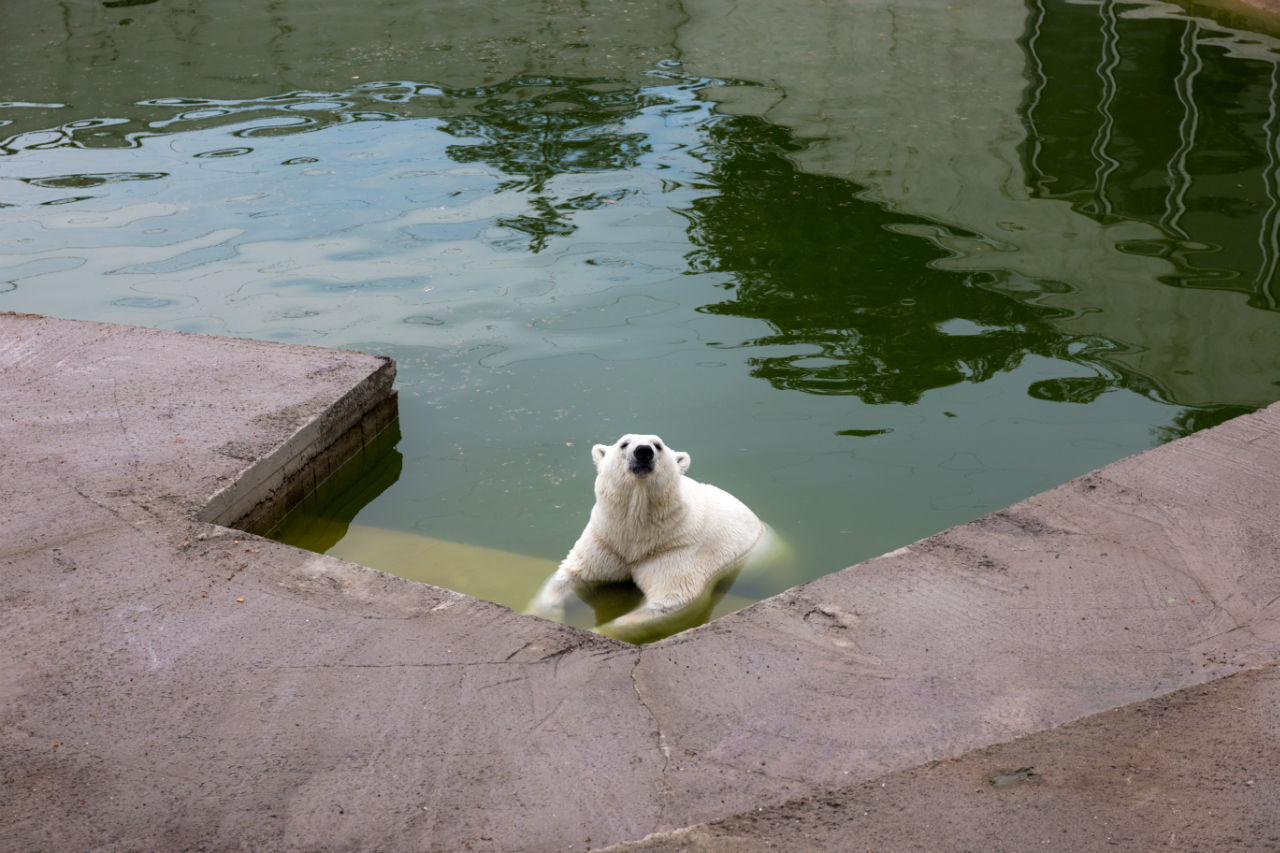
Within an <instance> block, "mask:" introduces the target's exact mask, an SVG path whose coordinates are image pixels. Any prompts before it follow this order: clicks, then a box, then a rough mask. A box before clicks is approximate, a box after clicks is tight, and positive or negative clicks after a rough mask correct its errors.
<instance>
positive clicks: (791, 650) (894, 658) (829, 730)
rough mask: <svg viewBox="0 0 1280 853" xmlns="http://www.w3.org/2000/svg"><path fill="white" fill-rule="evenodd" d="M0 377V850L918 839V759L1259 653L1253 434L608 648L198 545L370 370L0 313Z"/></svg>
mask: <svg viewBox="0 0 1280 853" xmlns="http://www.w3.org/2000/svg"><path fill="white" fill-rule="evenodd" d="M0 369H2V370H3V373H2V374H0V476H2V477H3V478H4V479H3V482H0V492H2V493H3V494H4V496H5V505H4V510H5V512H4V513H3V514H0V578H2V579H3V581H4V583H3V585H0V608H3V612H4V613H5V619H4V620H3V622H0V643H2V644H3V646H4V648H5V650H6V655H5V656H3V657H0V825H3V826H4V827H5V832H4V833H3V834H2V835H0V850H5V851H7V850H14V851H17V850H23V851H26V850H62V849H81V848H93V849H104V850H126V849H127V850H207V849H231V848H235V849H245V848H248V849H272V850H295V849H306V850H345V849H377V850H450V851H451V850H460V849H474V850H586V849H591V848H598V847H605V846H608V845H612V844H617V843H621V842H626V841H632V840H635V839H641V838H644V837H646V836H650V835H651V834H653V833H661V832H671V831H674V830H678V829H679V828H680V827H686V826H690V825H694V824H702V823H705V822H707V821H714V820H717V819H720V818H724V817H725V816H726V815H735V814H744V813H746V812H748V811H755V810H757V809H761V808H767V807H770V806H778V807H779V808H792V807H791V806H786V807H783V806H781V804H784V803H787V802H788V801H794V800H796V798H801V801H803V802H812V801H813V798H815V797H818V796H819V795H820V794H822V793H823V792H835V793H834V794H832V796H833V797H835V799H836V800H838V801H847V802H851V803H853V802H857V796H858V795H856V794H855V793H850V792H852V791H860V790H862V789H861V788H859V787H858V786H859V783H861V782H864V781H866V780H873V779H879V780H887V779H888V778H889V777H887V776H886V774H895V773H904V774H905V775H902V776H900V777H899V776H894V777H893V778H894V779H901V780H904V781H902V783H901V786H900V787H899V788H897V789H896V790H897V791H898V799H897V800H896V801H895V804H896V806H898V807H901V808H904V809H906V810H908V812H909V813H911V812H913V811H914V812H915V813H920V814H923V813H926V812H927V810H928V809H929V808H930V807H931V806H930V803H936V802H940V800H938V799H937V797H936V796H935V795H936V794H937V791H936V790H935V787H934V786H937V785H940V784H942V783H941V781H940V780H939V778H938V776H937V775H936V774H932V773H931V772H930V771H929V770H928V767H929V763H930V762H936V761H939V760H942V759H945V758H947V757H949V756H956V755H960V754H963V753H967V752H970V751H972V750H985V749H988V748H990V747H992V745H993V744H999V743H1003V742H1013V743H1019V742H1020V741H1017V740H1016V739H1018V738H1024V737H1025V736H1029V735H1036V733H1038V732H1046V735H1045V736H1046V737H1052V736H1054V732H1052V731H1049V730H1051V729H1054V727H1057V726H1060V725H1062V724H1064V723H1068V722H1070V721H1073V720H1080V719H1081V718H1085V717H1089V716H1090V715H1097V714H1098V713H1099V712H1103V711H1107V710H1108V709H1111V708H1114V707H1118V706H1124V705H1127V704H1129V703H1134V702H1150V701H1152V700H1153V699H1155V698H1156V697H1163V696H1166V694H1170V693H1171V692H1173V691H1178V690H1184V689H1187V688H1191V687H1195V686H1196V685H1204V684H1212V683H1215V682H1217V680H1219V679H1222V678H1224V677H1226V676H1229V675H1231V674H1233V673H1236V672H1239V671H1240V670H1241V669H1244V668H1248V667H1259V668H1261V669H1259V670H1258V671H1259V672H1271V671H1272V670H1270V669H1267V667H1268V666H1270V664H1271V663H1272V662H1274V661H1276V660H1277V658H1278V657H1280V655H1278V654H1277V650H1278V649H1280V571H1278V570H1277V566H1280V530H1278V528H1277V523H1276V521H1275V509H1274V508H1275V507H1276V506H1277V505H1280V463H1278V462H1277V460H1280V406H1272V407H1271V408H1269V409H1266V410H1264V411H1262V412H1259V413H1257V414H1254V415H1249V416H1246V417H1243V418H1238V419H1236V420H1234V421H1231V422H1229V423H1227V424H1224V425H1223V426H1221V427H1218V428H1216V429H1213V430H1210V431H1207V432H1203V433H1198V434H1196V435H1194V436H1191V437H1189V438H1187V439H1183V440H1181V441H1178V442H1175V443H1172V444H1169V445H1165V446H1163V447H1160V448H1157V449H1155V450H1152V451H1149V452H1147V453H1143V454H1140V455H1138V456H1135V457H1132V458H1130V459H1126V460H1122V461H1120V462H1117V463H1115V464H1114V465H1111V466H1108V467H1106V468H1104V469H1102V470H1100V471H1097V472H1094V473H1092V474H1089V475H1087V476H1085V477H1082V478H1080V479H1078V480H1074V481H1072V482H1070V483H1067V484H1064V485H1063V486H1060V487H1058V488H1056V489H1053V490H1051V491H1049V492H1046V493H1044V494H1041V495H1037V496H1036V497H1034V498H1031V499H1029V500H1027V501H1023V502H1021V503H1019V504H1017V505H1015V506H1012V507H1010V508H1008V509H1007V510H1004V511H1001V512H998V513H994V514H992V515H990V516H986V517H984V518H982V519H978V520H976V521H974V522H973V523H971V524H968V525H964V526H961V527H958V528H955V529H953V530H949V531H945V532H943V533H940V534H938V535H937V536H934V537H930V538H929V539H926V540H923V541H921V542H918V543H915V544H914V545H911V546H908V547H906V548H903V549H900V550H899V551H896V552H894V553H892V554H889V555H886V556H884V557H881V558H878V559H876V560H872V561H869V562H867V563H864V564H862V565H859V566H854V567H851V568H849V569H846V570H844V571H841V572H837V573H835V574H833V575H829V576H827V577H824V578H821V579H819V580H816V581H813V582H812V583H809V584H805V585H803V586H801V587H797V588H795V589H792V590H789V591H788V592H786V593H784V594H783V595H780V596H777V597H775V598H772V599H769V600H767V601H764V602H761V603H759V604H757V605H754V606H752V607H750V608H747V609H746V610H743V611H740V612H738V613H736V614H733V615H731V616H729V617H726V618H724V619H721V620H718V621H716V622H714V623H711V624H709V625H706V626H703V627H702V628H698V629H695V630H693V631H689V632H686V633H684V634H680V635H677V636H675V637H672V638H670V639H668V640H665V641H662V642H659V643H655V644H653V645H651V646H645V647H642V648H636V647H632V646H627V645H625V644H621V643H616V642H614V641H611V640H606V639H602V638H600V637H596V636H594V635H591V634H586V633H583V632H580V631H577V630H574V629H571V628H567V627H565V626H561V625H555V624H552V623H549V622H545V621H542V620H538V619H534V618H531V617H526V616H522V615H520V614H517V613H514V612H512V611H510V610H508V609H506V608H503V607H500V606H497V605H494V604H489V603H486V602H483V601H480V600H477V599H475V598H471V597H469V596H465V595H460V594H458V593H454V592H450V591H448V590H442V589H438V588H435V587H431V586H427V585H424V584H418V583H413V582H410V581H405V580H402V579H398V578H394V577H390V576H388V575H385V574H382V573H380V572H376V571H373V570H371V569H367V568H365V567H362V566H357V565H354V564H351V563H345V562H342V561H340V560H336V559H331V558H327V557H322V556H317V555H314V554H308V553H305V552H301V551H297V550H295V549H292V548H288V547H285V546H282V545H280V544H278V543H275V542H271V541H268V540H264V539H261V538H259V537H256V536H253V535H251V534H246V533H242V532H238V531H235V530H232V529H228V528H226V527H223V526H220V525H218V524H213V523H210V522H209V521H206V520H201V518H207V517H209V516H204V515H202V513H209V512H212V513H213V515H214V516H216V517H232V516H235V515H236V514H237V512H239V510H235V509H231V507H233V506H236V507H244V506H248V505H249V504H251V503H253V502H254V501H257V500H258V497H260V496H265V495H267V494H280V493H281V491H282V490H284V491H286V492H287V490H288V489H289V488H290V487H289V486H287V485H284V482H285V481H284V480H283V479H282V480H281V481H280V484H279V485H272V486H266V487H265V488H263V484H266V483H269V482H270V483H274V482H275V481H274V479H273V478H274V476H275V474H274V473H273V472H276V471H280V470H282V469H283V468H287V467H288V466H287V465H281V464H276V463H275V462H272V463H268V464H265V467H259V466H260V465H263V463H261V462H260V460H263V459H273V460H276V461H280V457H278V456H277V454H280V453H281V450H280V448H282V447H286V446H292V447H294V448H295V449H297V448H312V447H316V446H319V445H322V444H324V443H325V442H324V441H323V439H321V438H320V437H318V436H317V435H316V434H313V433H310V432H308V430H307V428H306V425H307V424H309V423H312V422H314V421H316V420H317V419H322V420H323V419H325V418H330V417H331V416H330V414H328V413H330V412H335V411H340V410H342V409H343V408H344V407H345V406H346V404H344V403H343V402H342V401H344V400H349V399H350V395H351V394H352V389H356V388H360V387H370V388H372V387H382V385H381V383H383V382H384V381H386V374H385V373H382V371H385V370H386V369H387V367H386V363H385V361H383V360H379V359H376V358H373V357H369V356H363V355H359V354H356V353H347V352H333V351H329V350H322V349H316V348H311V347H294V346H282V345H275V344H264V343H257V342H252V341H237V340H223V339H216V338H205V337H199V336H191V335H178V334H174V333H166V332H157V331H154V330H147V329H136V328H126V327H119V326H104V325H101V324H92V323H73V322H68V321H59V320H50V319H44V318H32V317H20V316H15V315H0ZM369 398H370V399H376V394H371V395H370V397H369ZM335 406H336V407H337V409H335ZM328 422H329V423H330V424H337V425H340V426H332V429H333V430H334V432H335V433H337V434H346V435H350V434H351V431H352V429H353V427H352V426H351V418H349V417H345V416H342V415H334V416H332V418H331V420H329V421H328ZM373 423H374V424H376V423H377V419H376V418H375V420H374V421H373ZM320 432H324V430H321V431H320ZM299 435H301V436H302V437H301V438H299V437H298V436H299ZM362 435H363V432H362ZM335 437H336V435H335ZM307 452H309V451H307ZM246 472H254V473H253V477H254V478H255V482H253V483H252V484H251V485H246V486H243V487H240V488H241V489H242V490H243V491H238V490H237V487H236V486H235V484H236V483H237V482H239V481H240V480H241V479H243V478H244V477H245V474H246ZM219 494H223V495H229V496H230V495H241V494H243V495H256V497H243V498H241V497H235V498H232V497H227V498H225V501H226V503H225V506H224V507H223V508H220V509H218V510H216V511H212V510H209V509H208V506H209V503H210V501H211V499H213V496H215V495H219ZM1250 677H1252V676H1250ZM1260 677H1261V676H1260ZM1268 678H1269V676H1268ZM1231 683H1232V684H1234V683H1237V682H1236V681H1235V680H1234V679H1233V680H1232V682H1231ZM1250 683H1252V682H1250ZM1223 684H1225V682H1223ZM1267 684H1270V682H1269V681H1268V682H1267ZM1221 689H1223V690H1228V689H1234V688H1228V687H1225V686H1224V687H1222V688H1221ZM1270 689H1271V688H1270V687H1266V685H1262V686H1259V687H1257V689H1256V690H1254V689H1253V688H1250V690H1245V691H1243V692H1241V693H1239V694H1238V695H1239V696H1240V697H1241V699H1242V701H1246V702H1248V701H1257V702H1261V701H1269V699H1268V697H1269V695H1270V694H1269V693H1268V692H1267V691H1268V690H1270ZM1251 691H1252V692H1251ZM1179 695H1182V694H1179ZM1160 701H1164V700H1160ZM1168 701H1174V700H1168ZM1186 707H1187V711H1186V713H1187V714H1190V715H1191V718H1195V717H1196V715H1197V714H1202V715H1203V716H1202V717H1201V719H1202V720H1203V721H1204V723H1205V726H1211V725H1212V724H1213V723H1214V722H1215V721H1217V720H1219V719H1221V718H1219V717H1214V716H1212V713H1211V712H1213V713H1216V711H1214V708H1213V707H1211V706H1207V705H1205V706H1199V707H1200V709H1201V710H1199V711H1197V707H1198V706H1197V703H1195V702H1191V703H1186ZM1246 707H1248V706H1246ZM1141 708H1142V706H1135V708H1134V709H1133V710H1132V713H1133V714H1141V713H1143V712H1142V711H1141ZM1217 711H1221V708H1218V709H1217ZM1122 716H1123V715H1120V716H1116V719H1121V718H1122ZM1091 719H1093V720H1094V721H1095V722H1087V723H1083V724H1082V725H1084V726H1085V728H1087V729H1088V731H1089V732H1090V733H1091V734H1090V735H1089V738H1090V744H1091V745H1090V746H1089V749H1092V750H1094V751H1095V752H1097V753H1098V754H1108V753H1109V752H1115V751H1116V750H1117V749H1119V748H1120V747H1121V746H1123V744H1124V743H1126V741H1125V740H1124V738H1125V737H1127V736H1128V735H1126V734H1125V731H1126V730H1125V729H1124V728H1123V727H1115V726H1112V725H1110V724H1109V722H1108V720H1109V719H1110V717H1108V716H1107V715H1104V716H1103V717H1100V718H1099V717H1093V718H1091ZM1257 719H1259V720H1261V717H1258V718H1257ZM1197 730H1200V731H1202V732H1203V731H1204V727H1197V726H1196V725H1194V724H1187V725H1186V726H1185V727H1184V728H1183V729H1181V731H1183V732H1184V733H1185V735H1186V737H1187V738H1189V740H1188V742H1187V746H1188V749H1193V750H1199V754H1201V755H1209V754H1210V750H1213V749H1216V748H1217V747H1216V745H1215V743H1216V742H1215V741H1214V740H1213V739H1212V738H1211V737H1209V734H1208V733H1207V732H1204V736H1203V737H1200V736H1197V735H1196V734H1195V732H1196V731H1197ZM1276 737H1277V732H1276V729H1275V727H1274V726H1271V727H1266V726H1263V725H1261V724H1260V725H1259V726H1258V727H1257V728H1256V729H1253V730H1249V731H1245V732H1242V733H1241V743H1243V744H1246V746H1247V745H1250V744H1251V745H1252V748H1253V749H1255V750H1256V751H1258V753H1259V754H1271V753H1268V752H1267V750H1270V749H1273V748H1274V745H1275V742H1276ZM1009 748H1010V749H1012V748H1013V746H1010V747H1009ZM1009 754H1010V755H1012V754H1013V753H1009ZM966 760H971V761H974V762H977V761H979V760H980V756H977V755H975V757H972V758H971V759H966ZM973 766H977V765H976V764H975V765H973ZM1036 766H1040V765H1039V764H1036ZM1188 766H1189V767H1194V768H1196V770H1195V772H1205V773H1208V772H1209V770H1208V765H1206V764H1204V763H1199V764H1196V763H1194V762H1192V763H1190V764H1188ZM911 768H917V769H916V770H911ZM1012 769H1013V770H1017V769H1018V768H1012ZM1045 778H1046V779H1047V778H1048V776H1047V775H1046V777H1045ZM1208 781H1211V780H1208ZM1259 783H1260V780H1255V786H1252V787H1251V789H1250V790H1255V789H1256V785H1257V784H1259ZM887 784H888V781H886V785H887ZM1267 784H1270V785H1274V784H1275V783H1274V781H1273V780H1272V781H1268V783H1267ZM1267 790H1269V791H1270V790H1273V788H1268V789H1267ZM1238 793H1239V794H1240V796H1242V797H1243V796H1246V795H1248V796H1252V794H1250V793H1249V791H1244V790H1241V791H1239V792H1238ZM1229 794H1230V792H1227V793H1225V794H1224V796H1227V795H1229ZM842 798H843V799H842ZM957 802H960V801H957ZM993 802H994V801H993ZM1079 802H1080V803H1081V805H1080V806H1079V807H1080V808H1085V807H1086V806H1087V802H1086V801H1085V800H1080V801H1079ZM963 805H965V807H967V808H968V807H980V808H982V809H983V810H982V811H981V812H980V813H978V814H975V815H974V816H973V818H974V821H975V822H980V821H982V820H984V819H990V820H1001V819H1003V818H1002V817H1001V815H1002V814H1004V813H1003V812H1001V811H1000V809H999V808H995V807H993V806H991V803H987V804H985V805H984V804H974V803H970V802H963ZM1238 805H1240V807H1241V808H1245V807H1247V805H1248V804H1247V803H1246V802H1245V801H1244V800H1240V801H1238ZM796 808H807V807H800V806H797V807H796ZM1188 808H1195V804H1189V805H1188ZM777 814H791V813H790V812H786V811H783V812H777ZM1110 814H1111V815H1112V817H1113V818H1114V819H1115V820H1117V821H1131V822H1133V823H1134V825H1135V826H1136V825H1137V822H1139V821H1142V820H1144V819H1145V817H1144V814H1143V812H1142V810H1141V809H1139V808H1137V807H1136V806H1134V807H1133V808H1130V809H1119V810H1116V811H1115V812H1112V813H1110ZM795 815H796V816H798V817H800V818H801V822H803V821H804V820H805V819H806V818H805V817H804V814H801V813H800V812H796V813H795ZM1077 817H1079V819H1081V820H1084V819H1086V818H1087V815H1085V814H1080V815H1077ZM1198 817H1199V818H1200V819H1201V820H1203V821H1205V822H1208V821H1210V820H1211V817H1210V816H1209V815H1207V814H1205V815H1198ZM842 821H843V824H842V825H844V826H846V827H848V828H856V826H858V818H857V815H856V814H849V815H845V816H844V818H843V819H842ZM885 825H886V826H888V825H889V824H885ZM761 826H762V828H761V830H760V833H761V834H760V836H759V838H763V839H764V840H765V841H767V840H768V837H769V835H770V834H772V833H775V832H780V830H778V829H777V827H771V826H770V825H769V824H762V825H761ZM734 832H735V833H737V834H738V835H743V833H741V832H739V831H738V830H736V829H735V830H734ZM743 837H747V836H743ZM840 837H841V836H837V835H832V836H829V838H831V839H838V838H840ZM1081 837H1082V838H1084V837H1086V836H1081ZM1089 837H1091V836H1089ZM1134 837H1139V836H1134ZM682 843H683V842H682ZM832 843H833V844H835V843H836V841H832ZM1067 846H1070V845H1067ZM1082 847H1083V848H1085V849H1087V845H1082ZM815 849H821V847H820V846H815ZM832 849H835V848H832ZM841 849H843V848H841ZM1077 849H1080V848H1077Z"/></svg>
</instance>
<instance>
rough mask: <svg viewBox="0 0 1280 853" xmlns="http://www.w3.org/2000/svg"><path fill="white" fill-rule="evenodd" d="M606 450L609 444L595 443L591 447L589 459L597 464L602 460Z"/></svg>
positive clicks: (607, 450)
mask: <svg viewBox="0 0 1280 853" xmlns="http://www.w3.org/2000/svg"><path fill="white" fill-rule="evenodd" d="M608 452H609V445H607V444H597V445H596V446H595V447H593V448H591V460H592V461H593V462H595V463H596V464H597V465H599V464H600V463H601V461H603V460H604V455H605V454H606V453H608Z"/></svg>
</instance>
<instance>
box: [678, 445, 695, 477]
mask: <svg viewBox="0 0 1280 853" xmlns="http://www.w3.org/2000/svg"><path fill="white" fill-rule="evenodd" d="M690 461H692V460H690V459H689V454H688V453H685V452H683V451H681V452H680V453H677V454H676V466H677V467H678V468H679V469H680V473H681V474H683V473H684V472H685V471H688V470H689V462H690Z"/></svg>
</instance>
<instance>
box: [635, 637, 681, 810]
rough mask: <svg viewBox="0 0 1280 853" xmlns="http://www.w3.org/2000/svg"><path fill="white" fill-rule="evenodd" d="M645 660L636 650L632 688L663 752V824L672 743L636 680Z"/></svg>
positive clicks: (660, 784)
mask: <svg viewBox="0 0 1280 853" xmlns="http://www.w3.org/2000/svg"><path fill="white" fill-rule="evenodd" d="M643 662H644V652H643V650H640V651H637V652H636V660H635V663H634V664H632V666H631V672H630V678H631V690H632V691H633V692H634V693H635V695H636V701H637V702H639V703H640V707H641V708H644V709H645V711H646V712H647V713H648V714H649V718H650V719H652V720H653V729H654V734H655V735H656V743H657V745H658V751H659V752H661V753H662V768H661V769H660V770H659V771H658V780H657V787H658V791H657V793H658V796H657V805H658V816H657V817H658V819H657V821H656V822H655V825H657V826H661V825H662V824H663V823H664V822H665V821H666V814H667V806H668V803H669V801H670V799H671V785H670V783H669V782H668V781H667V772H668V771H669V769H670V767H671V745H670V744H669V743H667V733H666V732H664V731H663V730H662V721H661V720H660V719H659V718H658V715H657V713H656V712H655V711H654V710H653V708H652V706H650V705H649V702H648V700H647V699H645V696H644V691H643V690H642V689H641V688H640V682H639V681H637V680H636V670H638V669H639V668H640V664H641V663H643Z"/></svg>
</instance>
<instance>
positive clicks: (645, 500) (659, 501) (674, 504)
mask: <svg viewBox="0 0 1280 853" xmlns="http://www.w3.org/2000/svg"><path fill="white" fill-rule="evenodd" d="M673 485H674V487H671V486H667V487H663V486H662V484H659V483H657V482H654V481H651V480H637V481H634V482H630V483H625V484H623V485H622V486H621V487H617V486H615V487H614V488H607V487H606V488H599V487H598V488H597V489H596V502H597V503H598V504H599V505H600V507H601V508H602V509H603V510H604V511H605V513H606V514H607V515H608V516H609V517H610V519H611V520H612V521H613V522H614V524H617V525H621V526H624V527H627V528H632V529H633V530H634V528H636V527H641V528H652V527H654V526H656V527H658V528H659V529H662V528H668V527H669V525H671V524H672V523H674V522H675V521H676V520H677V519H679V518H680V517H681V516H683V515H684V511H685V508H684V501H683V499H682V495H681V489H680V483H679V482H678V481H677V482H676V483H675V484H673Z"/></svg>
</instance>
